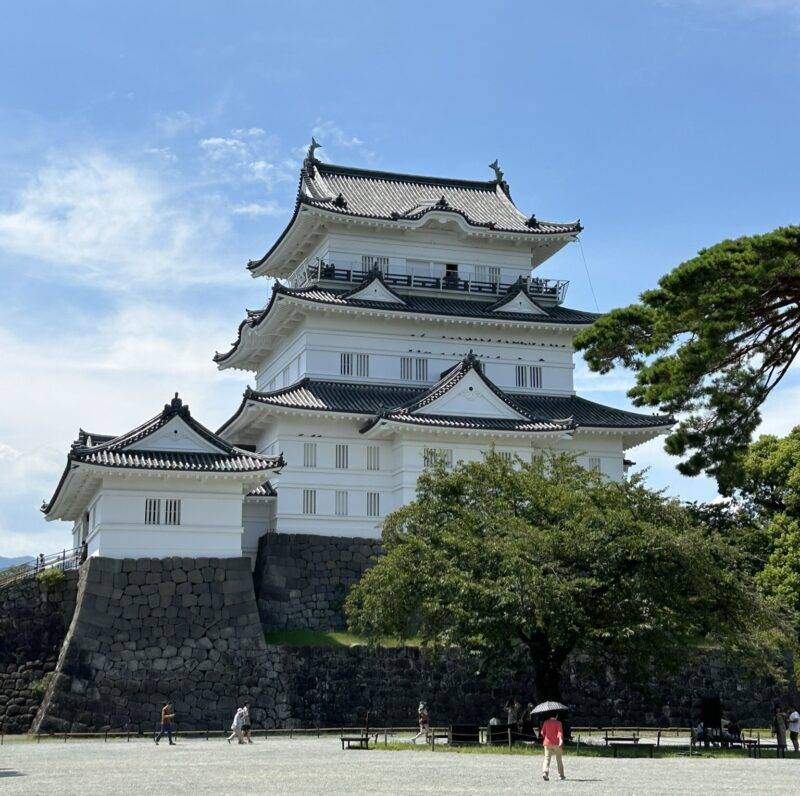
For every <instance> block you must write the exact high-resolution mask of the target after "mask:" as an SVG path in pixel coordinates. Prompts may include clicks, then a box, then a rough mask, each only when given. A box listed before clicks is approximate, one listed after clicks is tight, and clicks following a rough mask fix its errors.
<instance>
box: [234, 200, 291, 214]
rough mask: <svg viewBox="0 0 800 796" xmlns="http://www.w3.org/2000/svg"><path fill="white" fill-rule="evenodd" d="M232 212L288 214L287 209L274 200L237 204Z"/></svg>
mask: <svg viewBox="0 0 800 796" xmlns="http://www.w3.org/2000/svg"><path fill="white" fill-rule="evenodd" d="M232 212H233V213H234V215H237V216H283V215H285V214H286V210H285V209H284V208H283V207H281V206H280V205H279V204H278V203H277V202H273V201H268V202H261V203H258V202H250V203H249V204H245V205H237V206H236V207H234V208H233V210H232Z"/></svg>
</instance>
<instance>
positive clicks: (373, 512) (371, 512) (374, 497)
mask: <svg viewBox="0 0 800 796" xmlns="http://www.w3.org/2000/svg"><path fill="white" fill-rule="evenodd" d="M380 515H381V494H380V492H367V517H380Z"/></svg>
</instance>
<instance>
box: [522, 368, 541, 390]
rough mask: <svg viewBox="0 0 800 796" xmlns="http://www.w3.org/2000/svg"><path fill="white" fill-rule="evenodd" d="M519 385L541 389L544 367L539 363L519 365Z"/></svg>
mask: <svg viewBox="0 0 800 796" xmlns="http://www.w3.org/2000/svg"><path fill="white" fill-rule="evenodd" d="M517 387H525V388H533V389H534V390H539V389H541V387H542V368H541V367H540V366H539V365H517Z"/></svg>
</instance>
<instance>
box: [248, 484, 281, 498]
mask: <svg viewBox="0 0 800 796" xmlns="http://www.w3.org/2000/svg"><path fill="white" fill-rule="evenodd" d="M277 495H278V493H277V492H276V491H275V487H274V486H272V484H271V483H270V482H269V481H264V483H263V484H261V485H260V486H257V487H256V488H255V489H253V490H251V491H250V492H248V493H247V495H246V497H277Z"/></svg>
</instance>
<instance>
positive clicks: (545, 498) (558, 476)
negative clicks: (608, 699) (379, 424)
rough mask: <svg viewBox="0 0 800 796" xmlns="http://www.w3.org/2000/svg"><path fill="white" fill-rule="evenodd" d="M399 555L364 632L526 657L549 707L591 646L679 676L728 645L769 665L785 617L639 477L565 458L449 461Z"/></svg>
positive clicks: (709, 535)
mask: <svg viewBox="0 0 800 796" xmlns="http://www.w3.org/2000/svg"><path fill="white" fill-rule="evenodd" d="M383 538H384V543H385V555H384V556H383V557H382V558H380V559H379V560H378V562H377V564H376V565H375V566H374V567H373V568H372V569H370V570H369V571H368V572H367V573H366V574H365V575H364V577H363V578H362V579H361V581H360V582H359V583H358V584H357V585H356V586H355V587H354V588H353V589H352V590H351V592H350V594H349V595H348V599H347V603H346V608H347V613H348V618H349V623H350V626H351V628H352V629H353V630H354V631H356V632H358V633H362V634H365V635H367V636H370V637H372V638H379V637H381V636H398V637H401V638H403V637H408V636H409V635H412V634H414V635H419V636H420V638H421V640H422V642H423V644H426V645H430V646H433V647H440V648H441V647H448V646H451V645H455V646H458V647H460V648H462V649H465V650H470V651H478V652H481V653H483V654H484V655H486V656H487V657H489V658H491V657H496V656H503V655H505V654H508V653H510V652H512V651H513V650H514V649H515V648H517V649H518V648H520V647H522V648H524V649H525V650H526V651H527V653H528V655H529V658H530V661H531V663H532V665H533V669H534V674H535V680H536V690H537V694H538V696H539V698H540V699H546V698H555V699H558V698H560V696H561V689H560V677H561V670H562V666H563V664H564V662H565V661H566V659H567V656H568V655H569V654H570V653H571V652H572V651H573V650H575V649H578V648H580V649H582V650H587V651H594V652H598V653H604V652H619V653H624V654H625V655H626V658H627V660H628V661H629V662H631V663H633V664H636V663H637V662H640V663H641V664H642V665H644V666H652V665H656V666H658V665H663V666H666V667H670V666H676V665H679V664H682V663H686V661H687V659H688V658H689V656H690V655H691V654H692V652H693V651H696V650H698V649H699V648H700V647H702V646H704V645H708V644H711V643H719V644H722V645H724V646H725V647H727V648H728V649H731V650H734V649H735V650H739V651H744V650H747V651H749V652H750V653H751V654H757V653H758V652H759V649H760V647H759V643H760V642H761V640H762V639H761V635H760V634H761V633H762V631H767V629H768V628H769V627H771V623H770V618H769V615H768V612H767V611H766V609H765V607H764V606H763V605H762V603H761V602H760V599H759V597H758V593H757V590H756V589H755V588H753V587H752V584H751V581H750V580H749V579H748V578H747V577H746V575H744V574H743V573H742V567H740V565H739V563H738V560H737V554H736V552H735V551H734V550H733V549H732V548H731V547H730V546H729V545H727V544H726V543H725V542H724V541H723V540H722V539H721V538H720V537H719V535H718V534H716V533H713V532H711V531H709V530H708V529H707V528H701V527H700V526H699V525H698V524H697V523H695V522H694V521H693V519H692V517H691V515H690V514H689V512H688V511H687V510H686V509H685V508H683V507H682V506H681V505H680V504H678V503H677V502H676V501H673V500H668V499H666V498H665V497H664V496H663V495H661V494H660V493H657V492H653V491H651V490H649V489H647V488H646V487H645V485H644V483H643V482H642V481H641V480H640V479H639V478H634V479H631V480H630V481H626V482H622V483H613V482H608V481H607V480H604V479H603V478H602V477H601V476H600V475H598V474H597V473H593V472H588V471H586V470H584V469H583V468H581V467H580V466H578V465H577V464H576V462H575V459H574V458H573V457H570V456H567V455H559V456H555V457H552V458H551V459H549V460H548V461H547V462H544V463H541V462H534V463H526V462H522V461H520V460H517V462H516V463H515V464H513V465H512V463H509V462H507V461H505V460H504V459H503V458H501V457H500V456H497V455H496V454H494V453H490V454H488V455H487V456H486V458H485V460H484V461H481V462H470V463H459V464H458V465H457V466H456V467H454V468H453V469H452V470H447V469H446V468H445V467H444V466H443V464H442V463H439V464H438V465H436V466H435V467H434V468H433V469H431V470H427V471H426V472H424V473H423V474H422V475H421V476H420V478H419V481H418V485H417V497H416V500H414V501H413V502H411V503H409V504H408V505H406V506H404V507H403V508H401V509H399V510H397V511H395V512H393V513H392V514H390V515H389V516H388V517H387V518H386V521H385V523H384V530H383Z"/></svg>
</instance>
